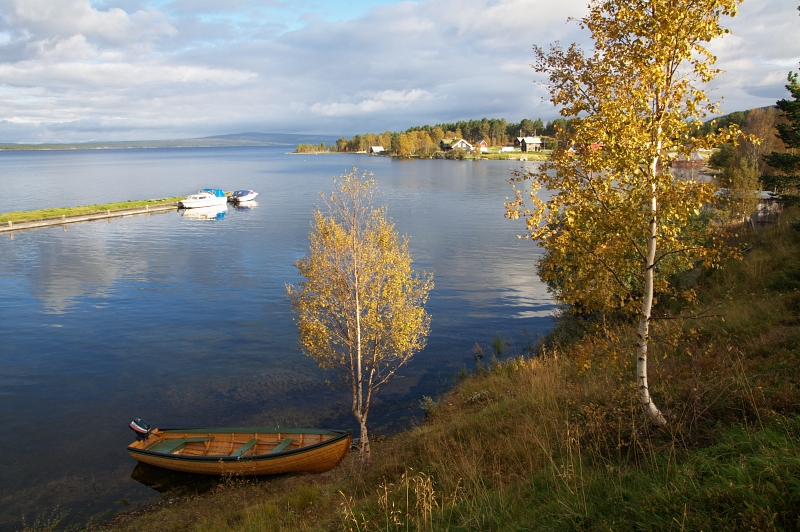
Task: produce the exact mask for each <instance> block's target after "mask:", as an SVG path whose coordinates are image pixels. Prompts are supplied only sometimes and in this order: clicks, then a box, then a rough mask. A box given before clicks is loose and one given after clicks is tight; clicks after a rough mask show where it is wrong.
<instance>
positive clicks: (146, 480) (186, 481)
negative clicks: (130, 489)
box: [131, 462, 220, 497]
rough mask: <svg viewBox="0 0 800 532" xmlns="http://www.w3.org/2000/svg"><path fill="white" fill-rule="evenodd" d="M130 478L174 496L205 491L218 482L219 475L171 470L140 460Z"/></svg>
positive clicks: (212, 487)
mask: <svg viewBox="0 0 800 532" xmlns="http://www.w3.org/2000/svg"><path fill="white" fill-rule="evenodd" d="M131 478H132V479H133V480H135V481H136V482H139V483H141V484H144V485H145V486H147V487H148V488H151V489H154V490H156V491H157V492H159V493H162V494H169V495H173V496H176V497H182V496H185V495H199V494H201V493H206V492H207V491H210V490H212V489H214V488H216V487H217V486H218V485H219V484H220V478H219V477H213V476H210V475H198V474H195V473H184V472H182V471H172V470H170V469H163V468H160V467H156V466H152V465H150V464H143V463H141V462H139V463H138V465H137V466H136V467H135V468H133V471H132V472H131Z"/></svg>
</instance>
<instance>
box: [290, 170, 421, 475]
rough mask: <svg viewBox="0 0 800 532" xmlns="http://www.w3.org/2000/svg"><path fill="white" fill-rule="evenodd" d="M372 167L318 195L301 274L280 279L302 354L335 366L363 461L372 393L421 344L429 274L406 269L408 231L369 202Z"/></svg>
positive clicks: (300, 264) (366, 452)
mask: <svg viewBox="0 0 800 532" xmlns="http://www.w3.org/2000/svg"><path fill="white" fill-rule="evenodd" d="M375 194H376V189H375V181H374V179H373V177H372V174H370V175H369V176H367V174H366V172H365V173H363V174H362V175H361V177H359V175H358V172H357V170H356V169H355V168H353V171H352V172H351V173H347V174H345V175H342V176H341V177H340V178H339V179H338V180H334V192H333V193H332V194H331V195H330V196H327V197H326V196H325V194H322V199H323V202H324V204H325V206H326V207H327V213H323V212H322V211H320V210H317V211H315V212H314V214H313V221H312V223H311V226H312V229H311V232H310V233H309V236H308V239H309V247H308V253H306V255H305V256H303V257H302V258H301V259H300V260H298V261H297V262H296V263H295V266H296V267H297V269H298V271H299V273H300V275H301V276H302V277H303V280H302V281H300V283H299V285H298V286H296V287H295V286H291V285H289V286H287V288H286V289H287V293H288V295H289V297H290V299H291V303H292V308H293V310H294V311H295V313H296V317H295V322H296V323H297V327H298V331H299V339H300V345H301V347H302V350H303V353H304V354H305V355H307V356H309V357H312V358H314V359H315V360H316V361H317V363H318V364H319V365H320V366H321V367H323V368H325V369H331V370H335V371H337V372H338V373H339V375H340V377H341V379H342V381H343V382H344V383H345V384H346V385H347V386H348V388H349V389H350V392H351V395H352V412H353V415H354V416H355V418H356V420H357V421H358V423H359V425H360V427H361V443H360V447H361V457H362V460H364V461H369V457H370V444H369V435H368V432H367V419H368V416H369V412H370V406H371V404H372V400H373V398H374V396H375V394H377V393H378V391H379V390H380V389H381V388H382V387H383V386H384V385H385V384H386V383H387V382H388V381H389V379H391V378H392V377H393V376H394V375H395V374H396V372H397V370H398V369H400V368H401V367H402V366H403V365H405V364H406V362H408V360H409V359H410V358H411V357H412V356H413V355H414V354H415V353H417V352H419V351H420V350H421V349H423V348H424V347H425V343H426V340H427V336H428V333H429V331H430V316H429V315H428V314H427V313H426V312H425V303H426V302H427V299H428V293H429V292H430V290H431V289H432V288H433V275H432V274H426V273H423V274H421V275H416V274H415V273H414V272H413V270H412V269H411V254H410V252H409V250H408V242H409V239H408V237H400V236H399V235H398V233H397V232H396V231H395V229H394V224H393V223H392V221H391V219H389V217H388V215H387V210H386V206H382V207H375V206H373V204H372V202H373V199H374V196H375Z"/></svg>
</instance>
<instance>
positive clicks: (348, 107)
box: [311, 89, 431, 116]
mask: <svg viewBox="0 0 800 532" xmlns="http://www.w3.org/2000/svg"><path fill="white" fill-rule="evenodd" d="M429 99H431V94H430V93H429V92H428V91H425V90H420V89H412V90H407V91H395V90H385V91H380V92H378V93H376V94H374V95H373V96H372V97H370V98H368V99H366V100H361V101H360V102H358V103H338V102H337V103H327V104H321V103H315V104H314V105H312V106H311V112H313V113H316V114H320V115H324V116H353V115H361V114H364V113H376V112H379V111H383V110H386V109H389V108H395V109H396V108H405V107H408V106H409V105H410V104H411V103H413V102H418V101H422V100H429Z"/></svg>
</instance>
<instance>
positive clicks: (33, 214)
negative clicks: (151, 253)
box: [0, 196, 185, 223]
mask: <svg viewBox="0 0 800 532" xmlns="http://www.w3.org/2000/svg"><path fill="white" fill-rule="evenodd" d="M182 199H185V196H176V197H174V198H162V199H152V200H128V201H120V202H116V203H102V204H98V205H85V206H82V207H58V208H54V209H39V210H34V211H12V212H6V213H3V214H0V223H8V222H9V221H11V222H30V221H35V220H46V219H48V218H61V217H62V216H81V215H86V214H98V213H104V212H106V211H121V210H125V209H136V208H141V207H144V206H146V205H149V206H153V205H169V204H171V203H177V202H178V201H180V200H182Z"/></svg>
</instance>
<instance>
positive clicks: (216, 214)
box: [180, 205, 228, 220]
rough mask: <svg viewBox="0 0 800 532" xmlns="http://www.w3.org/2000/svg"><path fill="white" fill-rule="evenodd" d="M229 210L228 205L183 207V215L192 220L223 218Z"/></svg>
mask: <svg viewBox="0 0 800 532" xmlns="http://www.w3.org/2000/svg"><path fill="white" fill-rule="evenodd" d="M227 212H228V206H227V205H211V206H209V207H196V208H193V209H181V211H180V213H181V216H183V217H184V218H187V219H192V220H222V219H223V218H224V217H225V213H227Z"/></svg>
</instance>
